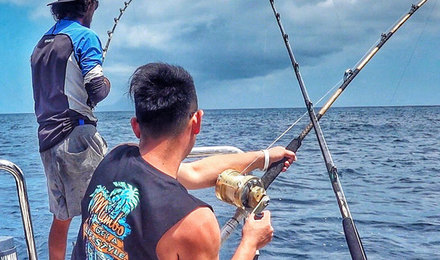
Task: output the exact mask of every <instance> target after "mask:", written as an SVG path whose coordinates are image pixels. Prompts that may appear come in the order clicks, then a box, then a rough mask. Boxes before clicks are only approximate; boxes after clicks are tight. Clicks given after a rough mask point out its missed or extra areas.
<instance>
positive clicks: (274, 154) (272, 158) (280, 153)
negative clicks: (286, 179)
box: [269, 146, 296, 172]
mask: <svg viewBox="0 0 440 260" xmlns="http://www.w3.org/2000/svg"><path fill="white" fill-rule="evenodd" d="M283 158H287V160H286V161H285V162H284V167H283V170H282V171H283V172H285V171H286V170H287V168H289V167H290V165H291V164H292V163H293V162H294V161H296V155H295V153H294V152H292V151H290V150H287V149H286V148H284V147H282V146H276V147H273V148H270V149H269V165H271V164H272V163H274V162H278V161H279V160H282V159H283Z"/></svg>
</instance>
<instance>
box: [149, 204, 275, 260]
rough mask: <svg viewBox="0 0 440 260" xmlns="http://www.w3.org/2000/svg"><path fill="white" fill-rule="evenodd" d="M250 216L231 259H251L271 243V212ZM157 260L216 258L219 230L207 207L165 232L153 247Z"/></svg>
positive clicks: (218, 250) (217, 254)
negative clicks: (256, 217) (257, 251)
mask: <svg viewBox="0 0 440 260" xmlns="http://www.w3.org/2000/svg"><path fill="white" fill-rule="evenodd" d="M254 216H255V215H253V214H251V215H250V216H249V217H248V218H247V220H246V224H245V225H244V227H243V232H242V239H241V242H240V245H239V246H238V248H237V251H236V252H235V254H234V256H233V258H232V259H233V260H248V259H249V260H251V259H253V258H254V256H255V252H256V250H257V249H260V248H262V247H263V246H265V245H266V244H267V243H269V242H270V241H271V240H272V236H273V228H272V226H271V224H270V212H269V211H264V212H263V217H262V218H261V219H258V220H255V219H254ZM156 248H157V249H156V252H157V256H158V258H159V259H180V260H186V259H191V260H192V259H197V260H205V259H206V260H208V259H209V260H212V259H219V252H220V228H219V225H218V222H217V219H216V217H215V215H214V213H213V212H212V211H211V210H210V209H209V208H206V207H202V208H198V209H196V210H194V211H193V212H191V213H190V214H189V215H188V216H186V217H185V218H184V219H182V220H181V221H179V223H177V224H176V225H174V226H173V227H172V228H171V229H170V230H168V231H167V232H166V233H165V234H164V235H163V236H162V238H161V239H160V240H159V243H158V245H157V247H156Z"/></svg>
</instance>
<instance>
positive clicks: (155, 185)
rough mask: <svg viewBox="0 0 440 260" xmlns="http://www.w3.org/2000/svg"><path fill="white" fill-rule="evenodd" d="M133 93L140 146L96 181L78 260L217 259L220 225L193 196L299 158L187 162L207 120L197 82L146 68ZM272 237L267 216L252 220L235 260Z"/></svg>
mask: <svg viewBox="0 0 440 260" xmlns="http://www.w3.org/2000/svg"><path fill="white" fill-rule="evenodd" d="M130 93H131V95H132V97H133V99H134V102H135V110H136V117H134V118H132V120H131V125H132V128H133V132H134V134H135V135H136V137H138V138H139V139H140V140H139V145H135V144H123V145H120V146H118V147H116V148H115V149H114V150H112V151H111V152H110V153H109V154H108V155H107V156H106V157H105V158H104V160H103V161H102V162H101V164H100V165H99V166H98V168H97V169H96V171H95V173H94V174H93V177H92V180H91V181H90V185H89V187H88V188H87V191H86V195H85V196H84V199H83V201H82V204H81V205H82V224H81V228H80V231H79V234H78V239H77V242H76V245H75V248H74V250H73V253H72V259H74V260H83V259H150V260H151V259H167V260H168V259H171V260H177V259H180V260H185V259H188V260H193V259H197V260H204V259H207V260H208V259H218V257H219V250H220V229H219V225H218V222H217V219H216V217H215V215H214V213H213V211H212V209H211V207H210V206H209V205H207V204H206V203H204V202H202V201H201V200H199V199H197V198H195V197H193V196H192V195H190V194H189V193H188V191H187V189H198V188H204V187H209V186H214V185H215V182H216V179H217V177H218V175H219V174H220V173H221V172H222V171H224V170H226V169H230V168H234V169H235V170H238V171H240V172H241V171H245V172H244V173H247V172H249V171H251V170H254V169H256V168H265V167H267V166H266V165H267V164H270V163H273V162H275V161H279V160H282V159H283V158H287V160H286V161H285V163H284V166H285V167H284V170H286V169H287V167H289V166H290V163H292V162H293V161H294V160H295V154H294V153H293V152H292V151H288V150H286V149H285V148H283V147H275V148H271V149H270V150H269V151H265V152H262V151H258V152H248V153H242V154H230V155H219V156H212V157H208V158H205V159H202V160H199V161H194V162H191V163H182V161H183V160H184V159H185V158H186V156H187V155H188V154H189V152H190V151H191V149H192V148H193V146H194V143H195V141H196V136H197V134H199V132H200V129H201V120H202V115H203V111H202V110H199V109H198V106H197V96H196V91H195V87H194V82H193V80H192V77H191V76H190V75H189V73H188V72H186V71H185V70H184V69H183V68H181V67H177V66H171V65H168V64H163V63H151V64H147V65H145V66H142V67H140V68H138V69H137V70H136V71H135V73H134V74H133V76H132V79H131V83H130ZM245 169H246V170H245ZM272 234H273V229H272V226H271V224H270V212H269V211H264V212H263V217H262V219H258V220H256V219H254V215H250V216H249V217H248V219H247V221H246V224H245V226H244V228H243V235H242V240H241V243H240V245H239V247H238V249H237V251H236V252H235V255H234V259H253V258H254V255H255V251H256V250H257V249H259V248H261V247H263V246H264V245H266V244H267V243H269V242H270V240H271V239H272Z"/></svg>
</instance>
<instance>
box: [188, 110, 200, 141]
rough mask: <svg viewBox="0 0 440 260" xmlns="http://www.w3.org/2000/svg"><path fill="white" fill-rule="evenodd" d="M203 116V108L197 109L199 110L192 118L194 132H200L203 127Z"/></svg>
mask: <svg viewBox="0 0 440 260" xmlns="http://www.w3.org/2000/svg"><path fill="white" fill-rule="evenodd" d="M202 116H203V110H197V112H195V113H194V115H193V117H192V118H191V120H192V132H193V134H196V135H197V134H199V133H200V130H201V128H202Z"/></svg>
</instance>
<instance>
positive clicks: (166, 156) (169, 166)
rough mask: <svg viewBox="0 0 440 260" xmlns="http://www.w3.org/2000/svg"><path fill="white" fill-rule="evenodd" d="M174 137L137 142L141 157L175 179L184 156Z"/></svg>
mask: <svg viewBox="0 0 440 260" xmlns="http://www.w3.org/2000/svg"><path fill="white" fill-rule="evenodd" d="M179 146H180V145H179V143H178V141H177V140H175V139H163V140H154V141H149V142H147V141H143V140H142V139H141V141H140V143H139V151H140V153H141V156H142V158H143V159H144V160H145V161H147V162H148V163H149V164H151V165H152V166H154V167H155V168H156V169H158V170H160V171H161V172H163V173H165V174H167V175H169V176H171V177H173V178H175V179H177V171H178V170H179V167H180V163H181V162H182V160H183V157H184V151H181V149H179Z"/></svg>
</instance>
